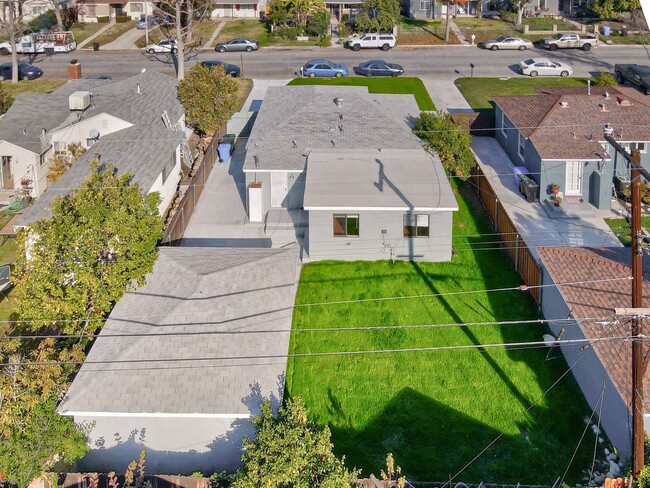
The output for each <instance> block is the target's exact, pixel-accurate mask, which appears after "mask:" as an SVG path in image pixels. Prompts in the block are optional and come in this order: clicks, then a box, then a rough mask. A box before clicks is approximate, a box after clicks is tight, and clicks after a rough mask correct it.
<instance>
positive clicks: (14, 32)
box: [0, 0, 25, 83]
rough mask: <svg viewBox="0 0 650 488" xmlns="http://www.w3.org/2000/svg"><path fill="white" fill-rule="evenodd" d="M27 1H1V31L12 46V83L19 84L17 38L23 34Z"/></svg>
mask: <svg viewBox="0 0 650 488" xmlns="http://www.w3.org/2000/svg"><path fill="white" fill-rule="evenodd" d="M24 2H25V0H0V12H1V15H0V17H2V18H0V29H1V30H3V31H4V32H5V34H7V36H8V37H9V44H10V45H11V82H12V83H18V53H17V52H16V37H17V36H19V35H21V34H22V33H23V30H22V28H21V27H20V25H19V22H18V21H19V20H20V18H21V16H22V14H23V8H22V7H23V3H24Z"/></svg>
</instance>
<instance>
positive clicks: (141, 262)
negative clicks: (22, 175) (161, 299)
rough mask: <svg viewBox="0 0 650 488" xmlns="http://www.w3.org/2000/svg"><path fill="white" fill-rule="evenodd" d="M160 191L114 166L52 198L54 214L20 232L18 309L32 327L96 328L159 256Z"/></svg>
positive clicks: (95, 169) (100, 169) (74, 330)
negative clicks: (151, 190) (145, 191)
mask: <svg viewBox="0 0 650 488" xmlns="http://www.w3.org/2000/svg"><path fill="white" fill-rule="evenodd" d="M159 201H160V197H159V195H158V193H150V194H148V195H146V196H143V195H142V192H141V190H140V188H139V186H138V185H137V184H132V183H131V176H130V175H128V174H118V173H117V172H116V171H115V169H114V168H113V166H112V165H108V166H100V165H99V163H98V162H97V161H95V162H94V163H92V165H91V174H90V176H89V177H88V178H87V179H86V180H85V181H84V182H83V183H82V184H81V186H80V187H79V188H78V189H77V190H74V191H72V192H71V193H70V194H68V195H67V196H65V197H63V198H62V197H58V198H56V199H55V200H54V201H53V202H52V205H51V207H52V217H51V218H49V219H43V220H41V221H38V222H35V223H34V224H32V225H31V226H30V227H29V228H28V229H27V230H24V231H22V232H20V233H19V234H18V238H17V241H18V247H19V252H18V257H17V259H16V263H15V276H16V278H15V280H14V281H15V285H16V288H15V291H14V293H13V295H12V297H14V296H15V297H16V299H15V310H16V313H17V315H18V317H19V318H20V319H21V320H25V321H27V322H25V325H24V328H25V329H27V330H30V331H32V330H34V331H35V330H41V329H43V328H47V330H55V331H62V332H64V333H66V334H80V333H81V332H82V330H87V331H88V332H89V333H90V332H93V331H95V330H97V329H98V328H99V327H100V325H101V319H102V318H103V317H105V315H106V314H107V313H108V312H109V311H110V309H111V308H112V306H113V304H114V303H115V302H117V301H118V300H119V299H120V298H121V297H122V295H123V294H124V292H125V291H126V290H127V289H128V288H129V287H130V286H133V285H134V284H135V283H137V284H143V283H144V277H145V275H146V274H147V273H149V272H150V271H151V270H152V268H153V263H154V261H155V260H156V256H157V251H156V244H157V243H158V241H159V240H160V239H161V238H162V236H163V222H162V219H161V218H160V216H159V215H158V203H159Z"/></svg>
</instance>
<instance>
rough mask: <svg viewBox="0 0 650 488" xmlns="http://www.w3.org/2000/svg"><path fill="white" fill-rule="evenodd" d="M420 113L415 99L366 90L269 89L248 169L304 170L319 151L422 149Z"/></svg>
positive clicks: (249, 149)
mask: <svg viewBox="0 0 650 488" xmlns="http://www.w3.org/2000/svg"><path fill="white" fill-rule="evenodd" d="M337 97H340V98H342V99H343V103H342V106H341V107H338V106H337V105H336V104H335V103H334V99H335V98H337ZM419 113H420V110H419V108H418V106H417V103H416V102H415V98H413V96H412V95H377V94H370V93H368V89H367V87H352V86H318V85H310V86H282V87H270V88H269V89H268V91H267V93H266V96H265V98H264V103H263V104H262V108H261V109H260V111H259V113H258V115H257V118H256V120H255V125H254V126H253V130H252V132H251V136H250V138H249V140H248V144H247V146H246V147H247V153H246V160H245V162H244V171H255V170H256V169H258V170H261V171H265V170H289V171H302V170H303V169H304V166H305V159H306V158H305V154H306V153H308V152H309V151H310V150H316V149H329V148H332V147H335V148H337V149H377V148H380V147H381V148H387V149H388V148H393V149H416V148H420V147H422V145H421V143H420V141H419V139H418V138H417V137H416V136H415V135H414V134H413V133H412V131H411V128H410V126H409V124H410V123H411V122H412V120H413V118H414V117H417V116H418V115H419ZM332 141H334V144H332ZM255 156H257V157H258V164H257V167H256V165H255Z"/></svg>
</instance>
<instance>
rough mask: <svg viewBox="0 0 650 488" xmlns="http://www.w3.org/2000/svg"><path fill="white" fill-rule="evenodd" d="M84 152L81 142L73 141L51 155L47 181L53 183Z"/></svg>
mask: <svg viewBox="0 0 650 488" xmlns="http://www.w3.org/2000/svg"><path fill="white" fill-rule="evenodd" d="M85 152H86V149H84V147H83V146H82V145H81V144H77V143H76V142H73V143H72V144H68V147H66V148H65V149H64V150H63V151H61V152H60V153H59V154H55V155H54V156H52V159H51V160H50V168H49V170H48V172H47V181H48V182H49V183H54V182H55V181H56V180H58V179H59V178H61V176H62V175H63V173H65V172H66V171H68V169H70V167H71V166H72V165H73V164H74V163H76V162H77V159H79V158H80V157H81V156H83V154H84V153H85Z"/></svg>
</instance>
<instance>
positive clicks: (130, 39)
mask: <svg viewBox="0 0 650 488" xmlns="http://www.w3.org/2000/svg"><path fill="white" fill-rule="evenodd" d="M142 36H144V30H139V29H136V28H135V27H134V28H133V29H131V30H128V31H126V32H125V33H124V34H122V35H121V36H120V37H118V38H117V39H115V40H114V41H113V42H109V43H108V44H106V45H104V46H101V47H100V49H104V50H108V51H125V50H128V49H131V50H137V49H139V48H138V47H136V45H135V42H136V41H137V40H138V39H140V38H141V37H142Z"/></svg>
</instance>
